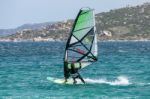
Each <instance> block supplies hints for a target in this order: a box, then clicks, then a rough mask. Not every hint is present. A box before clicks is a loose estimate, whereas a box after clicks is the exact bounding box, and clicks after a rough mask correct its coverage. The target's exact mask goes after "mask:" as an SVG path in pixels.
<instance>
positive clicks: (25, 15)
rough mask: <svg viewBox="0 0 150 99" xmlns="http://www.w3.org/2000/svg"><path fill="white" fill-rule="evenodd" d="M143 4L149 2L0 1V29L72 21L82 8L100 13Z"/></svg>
mask: <svg viewBox="0 0 150 99" xmlns="http://www.w3.org/2000/svg"><path fill="white" fill-rule="evenodd" d="M145 2H150V0H0V29H8V28H16V27H18V26H20V25H23V24H28V23H30V24H32V23H43V22H56V21H63V20H67V19H74V18H75V17H76V14H77V13H78V11H79V9H80V8H82V7H90V8H94V9H95V12H96V13H100V12H107V11H109V10H111V9H117V8H122V7H126V6H127V5H130V6H135V5H139V4H143V3H145Z"/></svg>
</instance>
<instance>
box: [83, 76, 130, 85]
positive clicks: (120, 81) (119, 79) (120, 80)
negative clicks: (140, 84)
mask: <svg viewBox="0 0 150 99" xmlns="http://www.w3.org/2000/svg"><path fill="white" fill-rule="evenodd" d="M84 80H85V82H87V83H89V84H95V83H96V84H109V85H122V86H127V85H130V84H131V83H130V82H129V80H128V78H127V77H125V76H118V77H117V79H116V80H114V81H109V80H107V79H90V78H85V79H84Z"/></svg>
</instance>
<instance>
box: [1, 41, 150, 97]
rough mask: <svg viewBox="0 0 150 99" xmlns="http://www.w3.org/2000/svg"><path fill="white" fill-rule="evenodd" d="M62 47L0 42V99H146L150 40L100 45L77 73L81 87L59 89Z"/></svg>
mask: <svg viewBox="0 0 150 99" xmlns="http://www.w3.org/2000/svg"><path fill="white" fill-rule="evenodd" d="M64 48H65V43H58V42H38V43H32V42H28V43H27V42H24V43H2V42H1V43H0V99H91V98H93V99H150V42H101V43H99V60H98V62H96V63H94V64H92V65H91V66H89V67H87V68H85V69H83V70H81V71H80V72H81V75H82V76H83V77H84V78H85V81H86V82H87V84H85V85H58V84H53V83H52V82H49V81H48V80H47V79H46V77H48V76H50V77H59V78H61V77H63V54H64Z"/></svg>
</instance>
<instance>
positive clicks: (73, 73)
mask: <svg viewBox="0 0 150 99" xmlns="http://www.w3.org/2000/svg"><path fill="white" fill-rule="evenodd" d="M78 69H79V68H75V65H74V64H73V63H72V64H71V69H70V76H72V78H73V80H74V84H76V83H77V81H76V78H79V79H80V80H81V81H82V82H83V83H85V81H84V80H83V78H82V77H81V75H80V74H79V72H78Z"/></svg>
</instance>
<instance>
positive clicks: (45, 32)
mask: <svg viewBox="0 0 150 99" xmlns="http://www.w3.org/2000/svg"><path fill="white" fill-rule="evenodd" d="M72 24H73V20H67V21H62V22H56V23H53V24H47V25H45V26H43V27H42V28H39V29H38V28H37V29H23V30H20V31H17V32H16V33H15V34H12V35H9V36H6V37H3V38H1V39H7V40H33V41H38V40H39V41H40V40H66V39H67V37H68V33H69V31H70V29H71V26H72ZM96 27H97V33H98V38H99V39H100V40H141V39H146V40H150V28H149V27H150V3H145V4H143V5H138V6H134V7H132V6H127V7H125V8H121V9H114V10H110V11H109V12H103V13H98V14H96Z"/></svg>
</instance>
